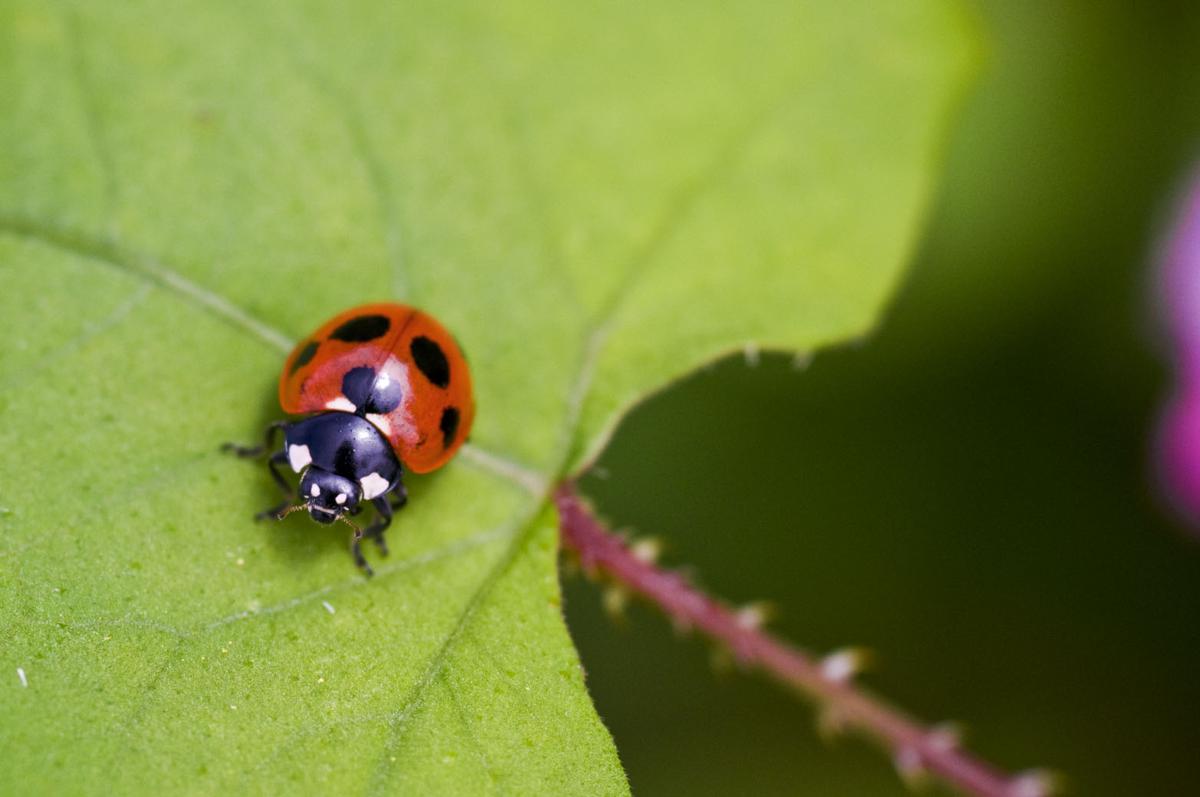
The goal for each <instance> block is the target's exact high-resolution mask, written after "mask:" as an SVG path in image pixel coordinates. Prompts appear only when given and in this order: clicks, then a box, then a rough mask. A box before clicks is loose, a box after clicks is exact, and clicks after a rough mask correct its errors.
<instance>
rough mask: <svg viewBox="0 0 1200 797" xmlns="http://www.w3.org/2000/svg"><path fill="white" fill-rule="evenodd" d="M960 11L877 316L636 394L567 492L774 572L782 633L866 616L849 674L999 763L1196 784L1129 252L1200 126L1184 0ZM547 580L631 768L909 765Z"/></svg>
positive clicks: (1175, 577)
mask: <svg viewBox="0 0 1200 797" xmlns="http://www.w3.org/2000/svg"><path fill="white" fill-rule="evenodd" d="M978 11H979V17H980V20H981V26H982V27H983V28H984V29H985V31H986V33H987V38H988V44H987V50H988V53H987V59H986V62H985V65H984V68H983V71H982V73H981V75H980V81H979V83H978V85H977V86H976V91H975V92H974V93H973V94H972V95H971V96H970V97H969V98H967V100H966V102H965V104H964V114H963V117H962V118H961V119H960V121H959V124H958V125H957V126H956V127H955V128H954V133H953V135H952V137H951V140H950V141H949V142H948V151H949V164H948V173H947V175H946V178H945V181H944V183H943V186H942V190H941V194H940V196H939V198H938V200H937V203H936V205H935V207H934V208H933V212H932V214H931V225H930V228H929V230H928V233H927V236H926V238H925V241H924V244H923V245H922V247H921V249H920V251H919V252H918V253H917V256H916V258H915V263H914V267H913V270H912V273H911V276H910V279H909V280H908V282H907V284H906V285H905V287H904V288H903V289H902V291H901V293H900V295H899V296H898V297H897V298H896V301H895V303H894V306H893V307H892V309H891V311H890V312H889V313H888V314H887V316H886V317H885V319H884V321H883V323H882V324H881V327H880V329H879V330H878V332H877V334H876V335H874V336H873V337H871V338H870V339H869V340H867V341H864V342H863V344H862V345H860V346H855V347H847V348H844V349H840V350H837V351H830V352H824V353H821V354H820V355H819V356H817V357H816V359H815V360H814V361H813V362H812V364H811V365H810V366H809V367H808V368H807V369H806V370H797V369H795V368H794V367H793V366H792V364H791V363H790V362H789V361H787V360H785V359H782V358H771V357H768V358H764V360H763V362H762V363H761V364H760V365H758V366H757V367H749V366H748V365H747V364H746V363H745V362H743V361H742V360H741V359H736V360H730V361H727V362H724V363H722V364H720V365H718V366H717V367H715V368H713V369H710V370H709V371H707V372H705V373H702V374H699V375H697V376H695V377H694V378H692V379H690V380H688V381H687V382H686V383H684V384H681V385H679V386H677V387H675V388H674V389H672V390H670V391H669V392H667V393H665V394H663V395H661V396H658V397H656V398H655V399H653V400H651V401H650V402H648V403H647V404H646V405H644V406H643V407H641V408H639V409H638V410H637V411H636V412H635V413H634V414H633V415H632V416H631V417H629V418H628V419H627V420H626V422H625V423H624V425H623V427H622V429H621V431H620V433H619V434H618V436H617V437H616V439H615V440H614V442H613V444H612V446H611V447H610V449H609V450H608V451H607V453H606V454H605V456H604V458H603V460H602V462H601V466H602V468H603V470H602V471H601V473H602V474H606V475H607V478H599V477H598V476H592V477H590V478H588V479H587V480H586V482H585V487H586V492H587V493H588V494H589V495H591V496H592V497H594V498H595V499H596V501H597V503H598V506H599V508H600V509H601V511H602V512H603V513H604V514H605V515H606V516H607V517H608V518H609V519H610V520H611V521H612V522H613V523H614V524H615V525H616V526H618V527H629V528H633V529H636V530H638V531H639V532H642V533H646V534H655V535H659V536H661V537H663V538H664V539H665V541H666V543H667V546H668V549H667V554H666V558H665V561H666V562H667V563H668V564H680V565H681V564H687V565H691V566H694V567H695V568H696V573H697V574H698V578H699V580H700V582H701V583H702V584H703V585H704V586H706V587H707V588H709V589H711V590H712V591H714V592H715V593H716V594H718V595H721V596H724V597H726V598H728V599H730V600H733V601H738V602H741V601H748V600H753V599H759V598H768V599H771V600H772V601H774V602H776V603H777V605H778V606H779V607H780V609H781V616H780V617H779V618H778V620H777V621H776V622H775V623H774V624H773V627H774V628H776V629H777V630H778V631H780V632H781V633H783V634H784V635H785V636H786V637H787V638H789V639H791V640H793V641H795V642H797V643H800V644H802V645H805V646H811V647H813V648H814V649H817V650H828V649H831V648H836V647H839V646H842V645H846V644H861V645H865V646H867V647H869V648H871V649H873V650H874V651H876V653H877V654H878V664H877V668H876V670H875V671H874V672H872V673H870V674H869V675H868V676H867V677H866V679H865V680H866V683H867V684H868V685H869V686H870V687H871V688H873V689H876V690H877V691H879V692H880V693H882V694H884V695H886V696H888V697H889V698H891V699H893V700H894V701H896V702H897V703H899V704H900V705H901V706H904V707H906V708H908V709H910V710H911V711H913V712H914V713H915V714H917V715H918V716H920V717H922V718H925V719H929V720H935V721H936V720H945V719H953V720H960V721H962V722H964V723H965V724H966V726H967V729H968V742H969V746H970V747H971V748H972V749H974V750H976V751H978V752H980V753H982V754H983V755H985V756H987V757H989V758H991V759H993V760H994V761H996V762H997V763H1000V764H1002V765H1004V766H1006V767H1009V768H1013V769H1020V768H1024V767H1029V766H1042V765H1044V766H1050V767H1053V768H1056V769H1058V770H1061V771H1062V772H1064V773H1065V774H1066V775H1067V776H1068V779H1069V780H1068V784H1069V787H1070V791H1071V793H1074V794H1085V795H1092V794H1096V795H1176V794H1178V795H1185V794H1197V793H1200V722H1198V721H1197V717H1198V716H1200V678H1198V675H1200V538H1189V537H1187V536H1185V533H1184V532H1183V531H1182V530H1181V529H1180V528H1179V527H1178V526H1177V525H1176V524H1175V523H1173V521H1172V520H1171V518H1170V517H1169V516H1168V515H1167V514H1166V513H1164V512H1163V511H1162V509H1161V506H1160V505H1159V503H1158V501H1157V499H1156V498H1155V495H1154V491H1153V489H1152V486H1151V485H1150V483H1149V480H1148V476H1147V469H1146V462H1147V439H1148V435H1149V432H1150V429H1151V426H1152V423H1153V419H1154V416H1155V412H1156V407H1157V404H1158V402H1159V400H1160V399H1161V398H1162V397H1163V394H1164V391H1165V390H1166V388H1167V385H1168V381H1169V375H1168V374H1167V372H1166V370H1165V367H1164V364H1163V362H1162V361H1161V358H1160V353H1161V349H1162V347H1161V345H1160V344H1161V341H1160V340H1159V339H1158V335H1157V333H1156V332H1155V327H1154V319H1153V305H1152V302H1151V301H1150V298H1149V287H1150V275H1149V270H1148V269H1149V267H1150V263H1151V260H1152V250H1153V246H1154V243H1155V240H1156V238H1157V236H1158V235H1159V234H1160V233H1161V231H1162V228H1163V226H1164V224H1165V223H1166V220H1167V218H1168V217H1169V214H1170V203H1171V199H1172V195H1173V193H1174V192H1176V191H1177V190H1178V188H1179V183H1180V180H1181V178H1182V177H1183V175H1184V173H1185V172H1186V170H1187V169H1188V167H1189V166H1190V164H1191V163H1192V161H1193V159H1194V158H1195V157H1196V156H1198V155H1200V49H1198V48H1197V46H1196V43H1197V42H1200V6H1197V4H1195V3H1190V2H1179V3H1148V4H1133V3H1127V2H1032V1H1030V2H1013V1H1012V0H988V1H987V2H982V3H980V4H979V6H978ZM566 582H567V583H566V585H565V586H566V591H567V609H568V615H569V617H568V619H569V624H570V627H571V629H572V633H573V635H574V637H575V639H576V641H577V642H578V644H579V646H580V649H581V654H582V656H583V661H584V664H585V666H586V668H587V670H588V677H589V685H590V688H591V691H592V694H593V695H594V697H595V699H596V702H597V705H598V707H599V710H600V713H601V715H602V716H603V717H604V719H605V721H606V722H607V724H608V726H609V727H610V729H611V730H612V732H613V734H614V736H615V737H616V740H617V744H618V747H619V749H620V751H621V755H622V759H623V761H624V763H625V766H626V767H627V770H628V772H629V777H630V779H631V782H632V785H633V788H634V791H635V792H636V793H640V794H688V795H701V794H800V795H809V794H812V795H896V794H905V793H907V791H906V789H905V788H904V787H903V786H902V785H901V783H900V781H899V780H898V779H897V778H896V777H895V775H894V774H893V772H892V770H891V766H890V763H889V762H888V761H887V759H886V758H885V757H884V756H881V755H879V754H878V753H877V752H876V751H874V750H872V749H869V748H868V747H866V746H865V745H864V744H862V743H861V742H858V741H856V740H847V741H843V742H840V743H838V744H836V745H835V746H834V748H833V749H832V750H831V749H830V748H829V747H828V746H827V745H826V744H825V743H824V742H822V741H821V740H820V739H819V738H818V736H817V735H816V733H815V731H814V727H813V714H812V712H811V711H810V710H809V709H808V708H806V707H804V706H802V705H800V704H798V703H797V702H795V701H793V700H791V699H790V698H789V697H788V696H787V695H786V693H784V692H783V691H781V690H779V689H777V688H776V687H774V686H773V685H772V684H769V683H767V682H765V681H763V680H762V679H760V678H757V677H753V678H743V677H739V676H736V675H729V674H719V673H716V672H714V670H713V668H712V667H711V666H710V663H709V655H708V650H707V646H706V645H705V643H703V642H701V641H699V640H696V639H688V640H686V641H682V642H681V641H680V640H679V639H677V638H676V637H675V635H674V634H673V633H672V631H671V629H670V626H669V625H668V623H666V622H665V621H664V620H663V619H661V618H660V617H658V616H656V615H655V614H654V613H653V612H652V611H650V610H648V609H646V608H645V607H635V608H634V609H633V610H632V611H631V612H630V614H629V617H628V622H627V623H625V624H624V625H623V626H619V625H617V624H614V623H613V622H611V621H610V620H609V618H607V617H606V616H605V615H604V613H603V612H602V611H601V609H600V606H599V603H600V602H599V595H598V593H597V591H596V589H595V587H594V585H592V584H589V583H587V582H585V581H583V580H582V579H578V578H567V579H566Z"/></svg>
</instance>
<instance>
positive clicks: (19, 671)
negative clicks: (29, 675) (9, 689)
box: [17, 667, 29, 689]
mask: <svg viewBox="0 0 1200 797" xmlns="http://www.w3.org/2000/svg"><path fill="white" fill-rule="evenodd" d="M17 677H18V678H20V679H21V686H23V687H25V688H26V689H28V688H29V681H28V680H26V679H25V671H24V670H23V669H21V668H20V667H18V668H17Z"/></svg>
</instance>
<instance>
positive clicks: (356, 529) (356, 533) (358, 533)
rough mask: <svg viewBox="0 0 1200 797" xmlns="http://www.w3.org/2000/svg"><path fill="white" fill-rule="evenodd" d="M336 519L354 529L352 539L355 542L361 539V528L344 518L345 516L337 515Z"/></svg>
mask: <svg viewBox="0 0 1200 797" xmlns="http://www.w3.org/2000/svg"><path fill="white" fill-rule="evenodd" d="M337 519H338V520H340V521H342V522H343V523H345V524H346V525H347V526H349V527H350V528H352V529H354V539H356V540H361V539H362V536H363V530H362V527H361V526H359V525H358V524H357V523H355V522H354V521H353V520H351V519H350V518H348V517H346V516H345V515H338V516H337Z"/></svg>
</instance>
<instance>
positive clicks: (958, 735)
mask: <svg viewBox="0 0 1200 797" xmlns="http://www.w3.org/2000/svg"><path fill="white" fill-rule="evenodd" d="M962 737H963V729H962V726H961V725H959V724H958V723H956V722H943V723H941V724H939V725H935V726H934V727H932V728H930V729H929V736H928V739H927V743H928V744H929V746H930V748H932V749H933V750H936V751H937V752H939V753H945V752H949V751H950V750H956V749H958V748H959V747H961V746H962Z"/></svg>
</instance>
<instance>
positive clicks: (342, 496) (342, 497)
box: [333, 493, 346, 504]
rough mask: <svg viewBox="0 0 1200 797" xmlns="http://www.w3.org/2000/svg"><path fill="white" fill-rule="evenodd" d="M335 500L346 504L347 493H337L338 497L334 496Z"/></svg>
mask: <svg viewBox="0 0 1200 797" xmlns="http://www.w3.org/2000/svg"><path fill="white" fill-rule="evenodd" d="M333 500H334V501H335V502H337V503H338V504H344V503H346V494H345V493H338V494H337V498H334V499H333Z"/></svg>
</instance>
